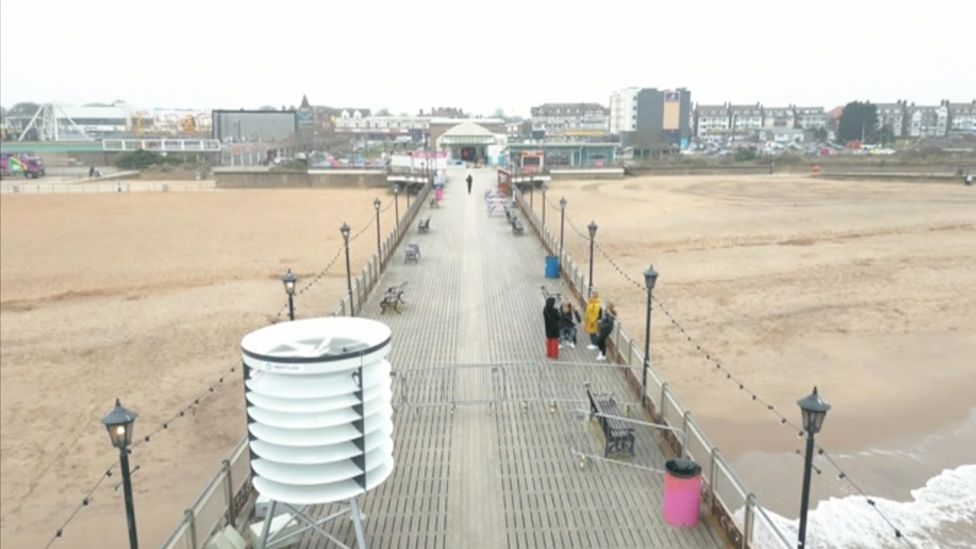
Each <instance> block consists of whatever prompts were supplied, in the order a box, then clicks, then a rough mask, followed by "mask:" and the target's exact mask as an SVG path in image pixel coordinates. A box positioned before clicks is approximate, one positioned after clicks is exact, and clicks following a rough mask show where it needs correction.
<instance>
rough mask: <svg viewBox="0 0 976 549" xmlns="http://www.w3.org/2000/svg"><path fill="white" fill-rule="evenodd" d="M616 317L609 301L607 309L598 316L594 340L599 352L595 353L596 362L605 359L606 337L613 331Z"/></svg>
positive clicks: (604, 360) (615, 310)
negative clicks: (596, 333) (598, 323)
mask: <svg viewBox="0 0 976 549" xmlns="http://www.w3.org/2000/svg"><path fill="white" fill-rule="evenodd" d="M616 318H617V309H615V308H614V307H613V303H610V304H608V305H607V310H606V311H604V312H603V317H601V318H600V332H599V335H598V336H597V341H596V346H597V348H598V349H600V354H598V355H596V360H597V362H606V361H607V338H608V337H610V334H611V333H613V323H614V320H616Z"/></svg>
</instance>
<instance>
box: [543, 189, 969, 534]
mask: <svg viewBox="0 0 976 549" xmlns="http://www.w3.org/2000/svg"><path fill="white" fill-rule="evenodd" d="M563 196H565V198H566V200H567V202H568V206H567V218H568V219H569V220H571V221H572V223H573V224H574V225H575V227H576V228H575V229H573V228H572V227H571V226H570V225H569V224H568V223H567V227H566V236H565V237H564V238H565V247H566V249H568V250H569V251H570V253H572V254H573V256H574V257H576V258H577V259H578V261H579V262H580V263H581V264H582V265H583V266H584V267H585V266H586V265H587V264H588V263H587V262H588V257H589V244H588V237H587V238H584V237H583V236H581V235H580V234H579V233H583V234H586V225H587V224H588V223H589V222H590V221H591V220H595V221H596V222H597V225H598V227H599V228H598V232H597V236H596V239H597V241H598V242H599V243H600V244H601V246H602V247H603V248H604V249H605V250H606V251H607V252H608V253H609V255H611V256H612V257H613V258H615V260H616V262H617V263H618V265H619V266H620V267H621V269H622V270H623V271H624V272H626V273H628V274H629V275H630V276H631V277H632V278H634V279H636V280H637V281H640V282H642V281H643V279H642V273H643V271H644V270H646V268H647V266H648V264H650V263H651V262H653V264H654V266H655V268H656V269H657V270H658V271H659V272H660V277H659V279H658V283H657V287H656V289H655V295H656V296H657V297H659V298H660V299H661V300H662V301H663V302H664V303H665V304H667V306H668V307H669V309H670V310H671V312H672V313H673V314H674V316H675V317H676V318H678V319H679V320H680V321H681V322H682V323H683V324H684V326H685V328H686V329H687V330H688V331H689V332H690V333H691V334H692V335H693V337H694V338H695V339H696V340H697V342H698V343H700V344H701V345H702V347H703V348H704V349H706V351H707V352H708V353H710V354H711V355H712V356H714V357H717V358H718V359H719V360H721V362H722V363H723V365H724V366H725V367H726V368H727V369H728V370H730V371H732V372H733V373H734V374H735V375H737V376H739V377H740V378H742V379H744V380H745V381H746V383H747V384H748V385H747V387H746V389H750V390H752V391H753V392H754V393H756V394H758V395H760V396H762V397H763V398H765V399H767V400H768V401H770V402H772V403H773V404H774V405H775V406H776V407H777V408H778V409H779V410H782V411H783V413H784V414H786V415H787V416H789V417H791V419H793V420H795V421H796V422H799V421H800V414H799V409H798V408H797V406H796V404H795V402H796V400H798V399H799V398H802V397H804V396H806V395H807V394H809V392H810V390H811V389H812V387H813V386H814V385H817V386H818V387H819V390H820V392H821V394H822V395H823V396H824V398H825V399H826V400H827V401H829V402H830V404H831V405H832V406H833V409H832V410H831V411H830V413H829V415H828V417H827V419H826V422H825V427H824V429H823V432H822V433H821V435H820V436H819V437H818V439H817V441H818V444H821V445H823V447H824V448H826V449H827V450H828V451H830V452H832V453H833V454H834V455H835V456H840V457H839V462H840V463H842V466H843V467H844V468H845V470H848V472H849V473H850V474H851V476H852V477H854V478H856V479H857V481H858V482H859V484H862V485H863V486H862V488H864V489H865V491H866V492H868V493H869V494H871V495H874V496H882V497H887V498H891V499H893V500H899V501H909V500H911V499H912V495H911V491H912V490H916V489H919V488H921V487H923V486H924V485H925V484H926V481H927V480H929V479H932V478H933V477H936V476H937V475H939V474H940V473H941V472H942V471H943V470H952V469H954V468H957V467H959V466H962V465H965V464H972V463H974V459H973V457H972V456H974V455H976V437H973V436H961V434H962V433H970V434H971V433H973V432H974V429H976V396H974V395H976V361H974V360H973V356H974V351H976V324H974V323H973V318H974V317H973V311H974V310H976V246H974V245H973V244H974V243H976V194H974V192H973V190H972V188H967V187H964V186H962V185H942V184H911V183H884V182H877V181H863V182H858V181H824V180H817V179H814V178H809V177H796V176H751V177H746V176H728V177H719V176H712V177H680V178H679V177H674V178H663V177H658V178H641V179H625V180H622V181H576V182H562V181H555V182H552V183H551V184H550V189H549V192H548V196H547V198H548V199H549V201H550V204H549V206H548V208H549V209H548V212H547V219H548V223H550V224H551V227H553V228H554V229H553V230H554V231H555V234H557V235H558V223H559V213H558V209H556V208H555V204H556V203H557V202H558V201H559V199H560V197H563ZM539 198H540V195H539V194H538V193H537V194H536V195H535V197H534V204H535V207H536V209H537V210H538V209H540V208H541V200H539ZM596 255H597V259H596V262H595V273H594V283H595V286H596V287H597V288H598V289H599V291H600V292H601V293H602V295H603V296H604V299H607V300H610V301H613V302H615V303H616V305H617V307H618V311H619V313H620V319H621V320H622V321H623V323H624V326H625V327H626V328H625V329H627V331H628V332H629V333H631V334H632V335H634V336H636V337H638V338H639V339H641V340H643V333H644V316H645V303H646V293H645V292H644V291H643V290H642V289H641V288H638V287H635V285H634V284H632V283H631V282H628V281H627V280H626V279H625V278H624V277H623V276H621V275H620V274H618V273H617V271H616V270H615V269H614V268H613V267H612V266H611V265H610V264H609V262H608V261H606V260H605V259H604V258H602V257H601V256H600V254H599V253H597V254H596ZM654 314H655V317H654V322H653V333H652V337H651V340H652V344H653V351H652V355H653V357H654V361H655V364H656V366H657V368H659V369H660V370H661V371H662V372H663V373H664V375H665V377H666V378H667V379H668V380H669V381H670V382H671V384H672V386H673V388H674V389H675V391H676V392H677V394H678V395H679V396H680V398H681V399H682V400H683V402H684V403H685V404H686V405H687V406H688V407H689V409H691V410H692V411H693V413H694V415H695V417H696V418H697V419H698V420H699V422H700V423H701V424H702V425H703V426H704V428H705V430H706V432H707V433H708V434H709V436H710V437H711V438H712V439H713V440H714V441H715V443H716V444H717V446H719V447H720V448H721V449H722V451H723V452H724V453H725V454H726V455H727V456H730V457H731V459H732V461H733V464H734V466H735V467H736V468H737V470H738V471H739V472H740V474H741V476H743V477H744V480H745V481H746V484H747V485H748V486H749V487H750V488H751V489H752V490H754V491H755V492H756V493H757V494H760V498H761V500H762V501H764V502H765V503H766V504H767V505H768V506H770V507H771V508H772V509H774V510H775V511H776V512H778V513H780V514H783V515H784V516H788V517H795V516H796V514H797V513H798V508H799V492H800V479H801V475H802V459H801V458H800V457H799V456H798V455H796V453H795V452H796V450H798V449H802V447H803V444H802V443H803V441H802V440H800V439H799V438H798V437H797V433H795V432H794V431H791V430H790V429H788V428H785V427H784V426H782V425H781V424H780V423H779V421H778V420H777V419H776V417H774V416H773V415H772V414H770V413H769V412H768V411H767V410H766V409H765V407H764V406H761V405H759V404H757V403H755V402H754V401H752V400H751V397H750V396H749V395H748V394H747V393H746V392H745V391H742V390H740V389H739V387H738V385H737V384H735V383H733V382H731V381H729V380H728V379H727V378H726V377H725V375H723V374H722V373H719V372H717V371H716V369H715V368H713V367H710V365H709V364H710V363H709V362H708V361H706V360H705V359H704V358H703V357H702V356H701V354H699V353H698V352H697V351H696V349H695V347H694V346H693V345H690V344H689V343H688V342H687V341H686V340H685V338H683V337H682V336H681V334H680V332H679V331H678V330H677V329H676V328H675V327H674V326H673V325H672V324H671V323H670V322H669V321H668V319H667V317H665V316H664V315H663V314H661V311H660V310H659V309H657V308H655V313H654ZM815 464H817V465H818V466H820V467H821V468H822V469H823V471H824V474H823V475H821V476H818V477H817V479H818V482H815V483H814V493H813V495H814V497H815V498H817V499H825V498H828V497H832V496H833V497H842V496H848V495H850V494H852V493H854V492H853V490H852V489H851V488H850V486H849V485H846V483H844V482H839V481H837V479H836V476H835V474H836V473H835V471H834V470H833V468H832V467H831V466H830V465H829V464H828V463H826V462H825V461H824V460H823V459H822V458H818V459H817V460H816V461H815ZM821 478H822V479H823V480H822V481H819V479H821ZM970 482H973V481H972V480H970ZM862 502H863V500H860V501H859V502H857V505H858V506H860V507H865V505H864V504H863V503H862ZM970 503H976V502H970ZM969 512H970V513H973V514H974V515H973V516H976V508H973V509H970V510H969ZM852 516H853V515H852ZM858 517H860V515H858ZM834 518H835V519H836V516H835V517H834ZM868 518H871V517H868ZM873 518H875V519H876V518H877V517H873ZM969 535H971V536H973V537H972V538H968V539H972V540H973V541H974V542H976V531H972V529H970V533H969ZM869 545H870V543H869Z"/></svg>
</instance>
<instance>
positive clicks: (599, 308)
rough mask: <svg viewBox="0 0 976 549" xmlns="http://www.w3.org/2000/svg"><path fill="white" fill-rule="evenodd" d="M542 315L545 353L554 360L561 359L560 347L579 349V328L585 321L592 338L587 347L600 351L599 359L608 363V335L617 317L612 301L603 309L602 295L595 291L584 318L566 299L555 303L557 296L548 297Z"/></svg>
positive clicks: (588, 335)
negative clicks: (557, 303) (577, 347)
mask: <svg viewBox="0 0 976 549" xmlns="http://www.w3.org/2000/svg"><path fill="white" fill-rule="evenodd" d="M542 317H543V319H545V322H546V356H547V357H548V358H551V359H557V358H559V349H562V348H563V347H569V348H571V349H575V348H576V341H577V332H578V329H577V327H578V326H579V324H580V322H583V331H584V332H586V335H587V337H588V339H589V343H588V344H587V346H586V348H587V349H589V350H591V351H593V350H598V351H599V354H597V357H596V360H597V361H598V362H606V360H607V338H608V337H610V334H611V333H612V332H613V325H614V322H615V321H616V319H617V310H616V308H614V306H613V303H610V304H608V305H607V307H606V308H605V309H604V307H603V302H602V301H601V300H600V295H599V294H598V293H597V292H593V294H592V295H591V296H590V299H589V300H588V301H587V302H586V309H585V310H584V311H583V317H582V318H580V314H579V312H578V311H577V310H576V309H575V308H574V307H573V304H572V303H571V302H570V301H568V300H566V301H563V302H562V303H560V304H559V306H558V308H557V306H556V298H555V297H554V296H549V297H547V298H546V305H545V307H544V308H543V309H542Z"/></svg>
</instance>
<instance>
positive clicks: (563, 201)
mask: <svg viewBox="0 0 976 549" xmlns="http://www.w3.org/2000/svg"><path fill="white" fill-rule="evenodd" d="M559 209H560V210H565V209H566V197H565V196H564V197H562V198H560V199H559Z"/></svg>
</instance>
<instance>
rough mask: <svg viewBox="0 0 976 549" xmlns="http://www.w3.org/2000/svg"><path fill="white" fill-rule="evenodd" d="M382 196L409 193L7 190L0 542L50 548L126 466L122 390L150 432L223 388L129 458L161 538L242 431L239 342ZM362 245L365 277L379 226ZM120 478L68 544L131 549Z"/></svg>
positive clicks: (302, 309) (320, 297) (152, 535)
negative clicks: (116, 412) (284, 280)
mask: <svg viewBox="0 0 976 549" xmlns="http://www.w3.org/2000/svg"><path fill="white" fill-rule="evenodd" d="M377 195H379V197H380V199H381V200H383V204H384V206H385V205H386V204H388V203H389V201H390V200H392V199H393V196H392V195H391V194H387V193H386V192H385V191H382V190H380V191H374V190H359V189H337V190H330V191H326V192H323V191H305V190H289V191H224V192H206V193H173V192H171V193H151V194H150V193H135V192H133V193H131V194H130V193H121V194H112V193H101V194H87V195H78V194H71V195H66V194H54V195H4V196H3V198H2V199H0V220H2V224H0V233H2V248H0V254H2V270H0V287H2V300H0V326H2V331H0V337H2V346H0V350H2V356H0V363H2V369H0V387H2V398H0V402H2V409H0V414H2V432H3V437H2V439H0V453H2V456H3V459H2V472H0V477H2V501H0V506H2V509H3V511H2V522H3V528H2V540H0V545H2V546H4V547H38V546H43V545H44V544H45V543H47V541H48V539H50V537H51V536H52V535H53V534H54V532H55V529H56V528H57V527H58V526H60V524H61V522H62V521H63V520H64V519H65V518H66V517H67V515H68V513H70V512H71V510H72V509H73V508H74V507H75V506H76V505H78V504H79V503H80V502H81V500H82V497H83V495H84V493H85V491H87V490H88V489H89V487H91V485H92V484H93V483H94V482H95V481H97V480H98V478H99V476H100V475H101V474H102V473H103V472H104V471H105V469H106V468H107V467H108V466H109V465H111V464H113V463H116V462H117V461H118V454H117V453H116V452H115V451H114V449H113V448H112V447H111V446H110V444H109V440H108V436H107V435H106V433H105V430H104V428H103V427H102V425H101V423H100V419H101V417H102V416H103V415H104V414H105V413H107V412H108V411H109V410H110V409H111V407H112V404H113V402H114V399H115V398H116V397H119V398H121V399H122V402H123V404H125V405H126V406H127V407H129V408H131V409H132V410H135V411H136V412H138V413H139V418H138V420H137V421H136V426H135V436H136V439H139V437H140V436H142V435H143V434H145V433H147V432H149V431H150V430H152V429H155V428H157V427H158V426H159V425H160V424H161V422H162V421H163V420H164V419H165V418H167V417H168V416H169V415H171V414H173V413H174V412H175V411H177V410H179V409H181V408H183V407H184V406H186V405H187V404H190V403H191V402H192V401H193V399H194V398H195V397H196V396H197V395H198V394H199V393H200V392H201V391H203V392H207V389H208V386H210V385H211V384H213V385H215V386H216V387H215V390H214V393H213V394H209V393H208V395H207V397H205V398H204V399H203V400H202V401H201V403H200V405H199V406H198V407H197V408H196V409H195V410H192V411H190V412H188V414H187V415H186V416H185V417H183V418H180V419H178V420H177V421H175V422H174V423H173V425H172V426H171V427H170V428H169V429H166V430H164V431H162V432H161V433H160V434H159V435H157V436H155V437H153V438H152V439H151V441H150V442H149V443H144V444H143V445H141V446H139V447H137V448H136V449H135V450H134V451H133V455H132V456H131V458H130V459H131V461H132V464H133V467H135V466H139V470H138V471H136V472H135V474H134V476H133V482H134V490H135V499H136V503H137V507H136V508H137V513H139V514H138V515H137V519H138V527H139V536H140V540H141V541H142V543H143V544H145V545H146V546H147V547H151V546H158V545H159V544H160V543H161V542H162V541H163V540H164V539H165V538H166V537H167V536H168V535H169V534H170V532H171V531H172V530H173V528H174V527H175V526H176V524H177V523H178V522H179V521H180V518H181V516H182V513H183V510H184V509H185V508H187V507H189V506H190V505H191V504H192V503H193V501H194V500H195V499H196V497H197V496H198V495H199V494H200V492H201V490H202V489H203V487H204V486H205V484H206V482H207V481H208V480H209V479H210V477H212V476H213V475H214V474H215V473H216V471H217V469H218V467H219V465H220V460H221V459H223V458H225V457H226V456H227V454H228V452H229V451H230V449H231V448H232V447H233V446H234V444H236V443H237V441H239V440H240V438H241V436H242V435H243V434H244V425H245V424H244V416H243V405H242V403H243V395H242V389H241V380H240V369H239V368H236V373H231V372H230V368H233V367H235V366H237V365H238V364H239V361H240V355H239V351H238V348H239V344H240V338H241V337H242V336H243V335H244V334H246V333H247V332H249V331H251V330H253V329H255V328H258V327H260V326H262V325H265V324H267V323H268V322H270V321H271V320H272V319H273V316H274V314H275V313H276V312H277V311H279V310H280V309H281V307H282V305H283V304H284V302H285V294H284V290H283V287H282V284H281V281H280V276H281V275H282V274H284V271H285V270H286V269H287V268H291V269H292V270H293V271H294V272H295V273H296V274H297V275H298V277H299V287H301V286H302V282H303V280H309V279H310V278H311V277H312V276H313V275H314V274H316V273H318V272H319V271H320V270H321V269H322V268H323V266H324V265H325V264H326V263H327V262H328V261H329V260H330V259H331V258H332V257H333V256H334V254H335V252H336V250H337V249H338V247H339V246H341V241H342V239H341V236H340V234H339V230H338V229H339V226H340V225H341V224H342V222H343V221H346V222H348V223H349V225H350V226H351V227H352V228H353V231H354V232H355V231H357V230H359V229H360V228H362V227H363V226H365V224H366V223H368V222H369V220H370V219H371V218H372V217H375V212H374V210H373V205H372V200H373V198H374V197H376V196H377ZM405 206H406V203H405V199H404V197H400V211H401V212H404V211H405V209H406V208H405ZM393 212H394V209H393V208H390V209H389V210H387V211H386V212H385V213H383V219H382V226H383V231H384V236H385V232H386V230H387V229H388V228H389V227H391V226H392V223H393V219H394V215H393ZM351 248H352V264H353V265H354V270H357V271H358V267H360V266H362V265H363V264H364V263H365V261H366V259H367V258H368V256H369V255H370V254H372V253H373V252H374V251H375V249H376V232H375V227H370V228H369V229H368V230H366V232H365V233H363V234H362V236H361V237H359V238H358V239H357V240H355V241H354V242H353V244H352V246H351ZM344 291H345V269H344V265H343V264H342V262H341V261H340V262H337V263H336V264H335V265H334V266H333V268H332V269H330V270H329V271H328V273H327V276H325V277H324V278H323V279H322V280H321V281H320V282H319V283H318V284H316V285H315V286H314V287H313V288H312V289H310V290H309V291H308V292H306V293H304V294H303V295H302V296H300V297H299V298H298V299H297V301H296V309H297V314H298V315H299V316H313V315H323V314H329V313H331V311H332V309H333V307H334V306H335V304H336V303H337V302H338V300H339V298H340V297H341V295H342V293H343V292H344ZM221 377H224V382H223V383H219V382H218V380H219V379H220V378H221ZM214 418H217V420H216V421H215V420H214ZM118 481H119V477H118V475H114V476H112V477H111V478H109V479H107V480H106V482H105V483H103V484H102V486H101V487H100V488H99V489H98V491H96V492H95V495H94V499H93V501H92V503H91V508H90V509H84V510H82V512H80V513H79V514H78V516H77V518H76V519H75V520H74V521H73V522H72V523H71V524H70V525H69V526H68V528H67V529H66V530H65V533H64V539H63V540H61V541H60V542H59V546H62V547H106V546H109V547H115V546H122V545H124V544H125V539H126V537H125V536H126V533H125V522H124V513H123V512H122V509H123V508H122V496H121V492H122V491H121V489H115V487H116V484H117V483H118Z"/></svg>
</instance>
